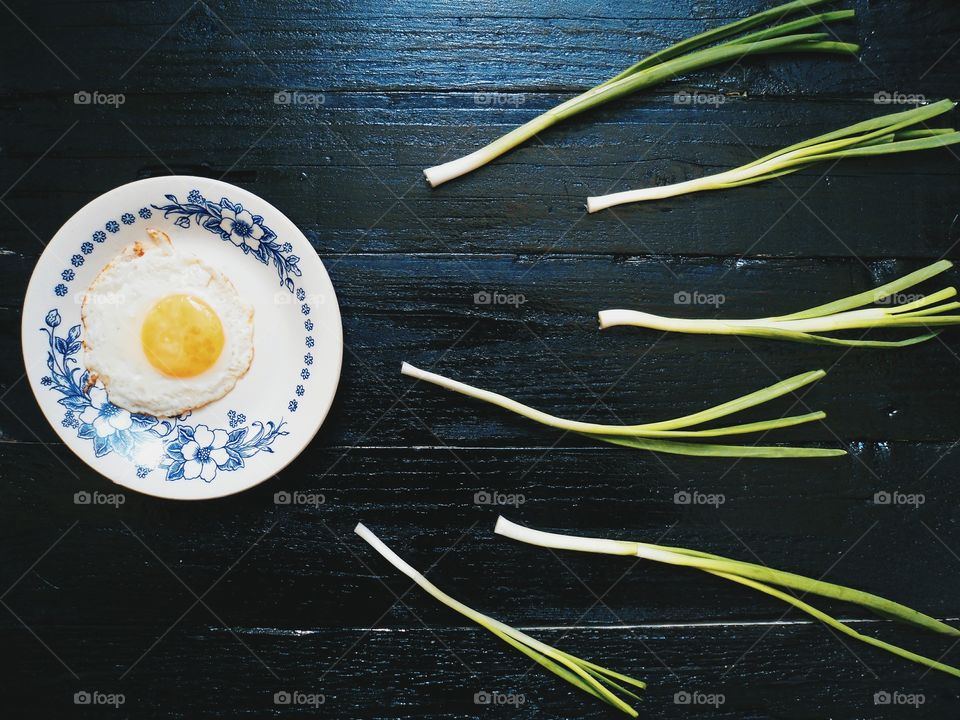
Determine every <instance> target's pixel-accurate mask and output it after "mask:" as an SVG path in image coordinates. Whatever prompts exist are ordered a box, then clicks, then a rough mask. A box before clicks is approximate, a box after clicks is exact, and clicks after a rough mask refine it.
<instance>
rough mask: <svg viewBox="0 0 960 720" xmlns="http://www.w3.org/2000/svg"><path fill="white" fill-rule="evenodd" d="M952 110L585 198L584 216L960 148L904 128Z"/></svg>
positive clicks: (878, 122)
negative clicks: (832, 166) (820, 166)
mask: <svg viewBox="0 0 960 720" xmlns="http://www.w3.org/2000/svg"><path fill="white" fill-rule="evenodd" d="M955 106H956V103H955V102H954V101H953V100H949V99H948V100H941V101H940V102H936V103H933V104H932V105H925V106H922V107H918V108H914V109H913V110H906V111H904V112H898V113H891V114H890V115H883V116H881V117H878V118H873V119H871V120H865V121H863V122H859V123H856V124H855V125H850V126H848V127H845V128H840V129H839V130H835V131H833V132H830V133H827V134H825V135H819V136H817V137H815V138H810V139H809V140H804V141H803V142H800V143H797V144H795V145H791V146H789V147H786V148H783V149H782V150H777V151H776V152H773V153H770V154H769V155H766V156H764V157H762V158H759V159H757V160H754V161H753V162H751V163H747V164H746V165H742V166H740V167H738V168H734V169H733V170H727V171H725V172H722V173H717V174H715V175H707V176H706V177H702V178H696V179H694V180H685V181H684V182H679V183H674V184H672V185H662V186H659V187H650V188H642V189H640V190H626V191H624V192H617V193H611V194H609V195H600V196H596V197H589V198H587V210H588V211H589V212H592V213H593V212H597V211H598V210H604V209H605V208H610V207H614V206H615V205H623V204H625V203H633V202H644V201H647V200H661V199H663V198H669V197H675V196H677V195H686V194H688V193H695V192H702V191H704V190H726V189H728V188H734V187H739V186H741V185H749V184H751V183H756V182H762V181H764V180H771V179H773V178H776V177H781V176H783V175H787V174H789V173H792V172H796V171H797V170H802V169H803V168H805V167H808V166H810V165H812V164H814V163H818V162H823V161H825V160H840V159H842V158H852V157H868V156H872V155H890V154H893V153H901V152H912V151H914V150H929V149H932V148H938V147H944V146H946V145H954V144H956V143H960V132H957V131H956V130H954V129H953V128H925V127H924V128H921V129H913V130H908V129H907V128H909V127H910V126H911V125H918V124H923V123H925V122H926V121H927V120H930V119H931V118H934V117H936V116H938V115H942V114H943V113H946V112H949V111H950V110H952V109H953V108H954V107H955Z"/></svg>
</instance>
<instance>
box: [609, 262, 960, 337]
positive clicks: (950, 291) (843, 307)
mask: <svg viewBox="0 0 960 720" xmlns="http://www.w3.org/2000/svg"><path fill="white" fill-rule="evenodd" d="M951 267H953V263H951V262H950V261H949V260H941V261H939V262H935V263H933V264H932V265H928V266H927V267H925V268H921V269H920V270H917V271H916V272H912V273H910V274H909V275H905V276H904V277H902V278H899V279H898V280H894V281H893V282H889V283H887V284H886V285H881V286H880V287H878V288H876V289H874V290H868V291H867V292H862V293H859V294H857V295H851V296H850V297H845V298H841V299H840V300H835V301H834V302H831V303H827V304H826V305H819V306H817V307H812V308H810V309H808V310H801V311H800V312H796V313H793V314H791V315H781V316H779V317H766V318H755V319H750V320H719V319H715V318H709V319H696V320H694V319H689V318H668V317H662V316H660V315H653V314H651V313H645V312H639V311H636V310H601V311H600V313H599V318H600V327H601V328H602V329H605V328H609V327H614V326H617V325H634V326H636V327H645V328H650V329H652V330H662V331H664V332H682V333H694V334H701V335H752V336H755V337H762V338H768V339H771V340H794V341H796V342H805V343H813V344H818V345H843V346H846V347H871V348H896V347H905V346H907V345H915V344H917V343H921V342H924V341H925V340H929V339H931V338H934V337H936V336H937V331H934V332H926V333H923V334H921V335H915V336H913V337H909V338H906V339H904V340H851V339H847V338H836V337H829V336H825V335H819V334H816V333H829V332H835V331H838V330H854V329H870V328H911V327H924V328H927V327H931V326H937V325H958V324H960V315H945V314H943V313H946V312H948V311H952V310H956V309H958V308H960V302H943V301H944V300H949V299H950V298H952V297H954V296H955V295H956V294H957V289H956V288H954V287H948V288H944V289H943V290H940V291H938V292H935V293H933V294H931V295H927V296H926V297H922V298H920V299H918V300H915V301H913V302H909V303H904V304H902V305H891V306H889V307H882V308H876V307H871V308H866V309H862V310H858V309H857V308H863V307H864V306H865V305H870V304H872V303H879V302H883V301H884V300H886V299H888V298H891V297H893V296H895V295H896V294H897V293H900V292H902V291H903V290H906V289H907V288H910V287H913V286H914V285H917V284H919V283H921V282H923V281H924V280H928V279H929V278H931V277H933V276H935V275H939V274H940V273H942V272H944V271H945V270H947V269H949V268H951ZM938 303H942V304H938Z"/></svg>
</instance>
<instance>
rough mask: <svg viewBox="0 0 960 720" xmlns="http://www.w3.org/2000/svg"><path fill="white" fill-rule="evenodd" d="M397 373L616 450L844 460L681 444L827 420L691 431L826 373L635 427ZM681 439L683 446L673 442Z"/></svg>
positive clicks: (821, 453)
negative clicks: (585, 418)
mask: <svg viewBox="0 0 960 720" xmlns="http://www.w3.org/2000/svg"><path fill="white" fill-rule="evenodd" d="M400 372H401V374H403V375H406V376H408V377H412V378H415V379H417V380H423V381H425V382H429V383H432V384H434V385H438V386H439V387H442V388H446V389H447V390H452V391H453V392H457V393H460V394H461V395H467V396H468V397H472V398H475V399H477V400H483V401H485V402H488V403H491V404H493V405H497V406H499V407H502V408H504V409H505V410H510V411H511V412H514V413H516V414H518V415H522V416H523V417H525V418H529V419H530V420H533V421H535V422H538V423H540V424H542V425H547V426H549V427H553V428H557V429H559V430H565V431H568V432H576V433H580V434H583V435H586V436H588V437H591V438H594V439H596V440H602V441H603V442H608V443H612V444H614V445H623V446H626V447H633V448H637V449H640V450H652V451H654V452H664V453H672V454H676V455H694V456H706V457H755V458H787V457H835V456H837V455H845V454H846V451H845V450H834V449H829V448H802V447H782V446H753V445H714V444H706V443H691V442H683V441H684V440H686V439H699V438H712V437H723V436H727V435H743V434H746V433H758V432H766V431H768V430H774V429H777V428H783V427H790V426H793V425H801V424H803V423H808V422H813V421H816V420H822V419H823V418H825V417H826V413H824V412H820V411H818V412H811V413H806V414H804V415H793V416H790V417H783V418H777V419H774V420H765V421H762V422H752V423H745V424H742V425H728V426H725V427H718V428H710V429H707V430H703V429H691V428H695V427H696V426H700V425H703V424H704V423H707V422H710V421H712V420H716V419H718V418H722V417H726V416H727V415H731V414H733V413H736V412H740V411H741V410H746V409H747V408H751V407H755V406H757V405H760V404H762V403H765V402H769V401H770V400H773V399H775V398H778V397H781V396H783V395H786V394H788V393H791V392H794V391H795V390H798V389H800V388H802V387H804V386H806V385H809V384H810V383H813V382H816V381H817V380H819V379H820V378H822V377H823V376H824V375H825V374H826V373H824V371H823V370H814V371H812V372H806V373H801V374H799V375H795V376H793V377H791V378H787V379H786V380H783V381H781V382H778V383H776V384H774V385H771V386H770V387H767V388H763V389H762V390H757V391H755V392H752V393H750V394H748V395H744V396H743V397H739V398H736V399H735V400H730V401H728V402H725V403H722V404H721V405H717V406H716V407H712V408H709V409H707V410H702V411H700V412H696V413H693V414H692V415H685V416H683V417H679V418H674V419H672V420H665V421H661V422H653V423H643V424H639V425H603V424H598V423H588V422H581V421H579V420H567V419H564V418H561V417H557V416H556V415H551V414H549V413H546V412H543V411H541V410H537V409H535V408H532V407H530V406H529V405H524V404H523V403H520V402H517V401H516V400H512V399H511V398H508V397H506V396H504V395H500V394H498V393H495V392H491V391H489V390H482V389H480V388H476V387H473V386H471V385H467V384H466V383H462V382H459V381H457V380H451V379H450V378H446V377H443V376H442V375H437V374H436V373H432V372H428V371H426V370H421V369H419V368H416V367H414V366H413V365H410V364H409V363H406V362H405V363H403V365H402V366H401V369H400ZM678 440H680V441H681V442H677V441H678Z"/></svg>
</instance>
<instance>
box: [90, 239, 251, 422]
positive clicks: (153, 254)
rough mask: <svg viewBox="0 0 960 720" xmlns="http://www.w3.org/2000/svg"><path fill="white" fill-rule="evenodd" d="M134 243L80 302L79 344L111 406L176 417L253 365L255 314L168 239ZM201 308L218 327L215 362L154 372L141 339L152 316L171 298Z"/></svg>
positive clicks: (226, 388) (218, 394) (222, 391)
mask: <svg viewBox="0 0 960 720" xmlns="http://www.w3.org/2000/svg"><path fill="white" fill-rule="evenodd" d="M148 234H149V236H150V239H149V240H148V241H144V242H142V243H140V242H138V243H134V244H133V245H131V246H129V247H127V248H124V250H123V251H122V252H121V253H120V254H119V255H118V256H117V257H116V258H114V259H113V260H112V261H111V262H110V263H108V264H107V265H106V267H104V268H103V270H101V271H100V274H99V275H97V277H96V278H95V279H94V281H93V283H91V285H90V287H89V288H88V289H87V292H86V294H85V295H84V297H83V305H82V308H81V318H82V321H83V327H84V335H83V345H84V350H85V356H84V359H85V363H86V366H87V370H89V371H90V374H91V381H94V380H100V381H102V382H103V384H104V386H105V387H106V390H107V396H108V398H109V399H110V402H112V403H113V404H114V405H117V406H119V407H122V408H124V409H126V410H129V411H130V412H135V413H144V414H147V415H154V416H156V417H175V416H177V415H181V414H183V413H185V412H187V411H189V410H196V409H197V408H200V407H203V406H204V405H207V404H209V403H211V402H213V401H214V400H219V399H220V398H222V397H223V396H224V395H226V394H227V393H229V392H230V391H231V390H232V389H233V387H234V385H236V383H237V381H238V380H240V378H242V377H243V376H244V375H245V374H246V372H247V370H248V369H249V368H250V364H251V362H252V361H253V308H252V307H251V306H249V305H246V304H245V303H244V302H243V301H242V300H241V299H240V295H239V294H238V293H237V291H236V289H235V288H234V287H233V284H232V283H231V282H230V280H228V279H227V278H226V277H225V276H224V275H223V274H222V273H220V272H218V271H216V270H214V269H213V268H211V267H210V266H208V265H206V264H205V263H204V262H203V261H201V260H200V259H199V258H197V257H195V256H193V255H189V254H186V253H181V252H177V251H176V250H175V249H174V248H173V245H172V243H171V242H170V238H169V237H167V235H166V234H165V233H161V232H158V231H155V230H151V231H148ZM177 294H185V295H193V296H194V297H197V298H200V299H201V300H203V301H204V302H206V303H207V304H208V305H209V306H210V307H211V308H213V310H214V312H216V314H217V316H218V317H219V318H220V322H221V324H222V325H223V334H224V345H223V350H222V351H221V353H220V356H219V357H218V358H217V361H216V362H215V363H214V364H213V366H211V367H210V368H208V369H207V370H205V371H204V372H202V373H200V374H199V375H196V376H194V377H187V378H177V377H171V376H169V375H165V374H164V373H162V372H160V371H159V370H157V369H156V368H155V367H154V366H153V365H152V364H151V363H150V361H149V360H148V359H147V356H146V354H145V353H144V351H143V346H142V344H141V340H140V332H141V328H142V326H143V321H144V319H145V318H146V315H147V313H148V312H149V310H150V309H151V308H152V307H153V306H154V305H155V304H156V303H157V302H158V301H160V300H162V299H163V298H165V297H167V296H168V295H177Z"/></svg>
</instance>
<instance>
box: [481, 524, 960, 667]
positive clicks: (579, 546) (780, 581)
mask: <svg viewBox="0 0 960 720" xmlns="http://www.w3.org/2000/svg"><path fill="white" fill-rule="evenodd" d="M494 532H496V533H498V534H500V535H503V536H505V537H509V538H512V539H514V540H518V541H520V542H525V543H529V544H531V545H539V546H540V547H546V548H551V549H557V550H575V551H579V552H590V553H604V554H609V555H628V556H634V557H640V558H644V559H646V560H653V561H654V562H661V563H667V564H669V565H679V566H683V567H691V568H696V569H698V570H702V571H704V572H708V573H710V574H712V575H716V576H717V577H722V578H725V579H727V580H731V581H733V582H736V583H739V584H741V585H745V586H747V587H750V588H753V589H754V590H759V591H760V592H762V593H765V594H767V595H770V596H771V597H775V598H777V599H779V600H783V601H784V602H786V603H789V604H790V605H793V606H794V607H796V608H798V609H800V610H803V612H805V613H807V614H808V615H811V616H812V617H814V618H816V619H817V620H820V621H821V622H823V623H826V624H827V625H829V626H830V627H832V628H834V629H835V630H838V631H839V632H842V633H844V634H845V635H848V636H850V637H852V638H856V639H857V640H860V641H862V642H865V643H868V644H870V645H873V646H874V647H879V648H881V649H883V650H886V651H888V652H891V653H893V654H894V655H898V656H900V657H902V658H906V659H907V660H911V661H912V662H915V663H919V664H921V665H925V666H927V667H930V668H933V669H934V670H939V671H941V672H945V673H948V674H950V675H954V676H956V677H960V669H958V668H955V667H953V666H951V665H946V664H945V663H942V662H939V661H938V660H933V659H931V658H928V657H924V656H923V655H918V654H917V653H914V652H911V651H909V650H906V649H904V648H901V647H898V646H896V645H892V644H890V643H887V642H884V641H883V640H878V639H876V638H874V637H871V636H869V635H863V634H861V633H858V632H857V631H855V630H853V629H852V628H850V627H849V626H848V625H845V624H844V623H842V622H840V621H839V620H837V619H836V618H834V617H831V616H830V615H828V614H826V613H824V612H822V611H821V610H818V609H817V608H815V607H813V606H812V605H810V604H808V603H806V602H805V601H804V600H803V597H804V596H805V595H808V594H810V595H819V596H821V597H826V598H831V599H834V600H842V601H844V602H849V603H853V604H855V605H860V606H861V607H865V608H868V609H869V610H872V611H873V612H875V613H877V614H879V615H881V616H883V617H885V618H894V619H896V620H901V621H903V622H906V623H910V624H912V625H915V626H917V627H922V628H925V629H927V630H932V631H934V632H937V633H942V634H944V635H949V636H951V637H960V630H958V629H957V628H954V627H953V626H951V625H947V624H946V623H944V622H942V621H940V620H937V619H936V618H934V617H931V616H929V615H925V614H924V613H921V612H919V611H917V610H913V609H912V608H909V607H907V606H905V605H901V604H900V603H897V602H894V601H892V600H887V599H886V598H882V597H880V596H878V595H874V594H872V593H867V592H863V591H861V590H854V589H853V588H849V587H845V586H843V585H835V584H833V583H828V582H824V581H822V580H814V579H813V578H808V577H804V576H803V575H796V574H794V573H790V572H783V571H781V570H773V569H771V568H768V567H766V566H764V565H757V564H755V563H748V562H742V561H739V560H731V559H729V558H725V557H721V556H719V555H711V554H709V553H702V552H698V551H695V550H687V549H685V548H675V547H666V546H663V545H653V544H650V543H642V542H627V541H623V540H606V539H602V538H590V537H577V536H571V535H562V534H558V533H550V532H543V531H540V530H533V529H531V528H527V527H523V526H522V525H517V524H516V523H513V522H510V521H509V520H507V519H506V518H504V517H500V518H498V519H497V525H496V528H495V530H494ZM771 586H779V587H782V588H788V589H790V590H796V591H799V592H800V593H802V595H801V596H799V597H797V596H795V595H793V594H789V593H785V592H783V591H781V590H779V589H778V588H777V587H771Z"/></svg>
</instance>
